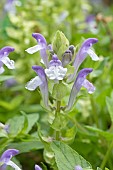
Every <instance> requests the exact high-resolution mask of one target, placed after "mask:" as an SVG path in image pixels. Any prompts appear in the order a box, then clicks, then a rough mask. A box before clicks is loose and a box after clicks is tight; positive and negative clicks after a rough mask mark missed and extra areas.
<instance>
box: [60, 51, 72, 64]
mask: <svg viewBox="0 0 113 170" xmlns="http://www.w3.org/2000/svg"><path fill="white" fill-rule="evenodd" d="M71 60H72V52H71V51H70V50H66V51H65V53H64V54H63V57H62V65H63V67H64V66H66V65H67V64H69V63H70V62H71Z"/></svg>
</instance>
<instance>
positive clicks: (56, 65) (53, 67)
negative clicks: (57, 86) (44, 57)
mask: <svg viewBox="0 0 113 170" xmlns="http://www.w3.org/2000/svg"><path fill="white" fill-rule="evenodd" d="M66 72H67V68H63V67H62V62H61V61H60V60H59V59H58V57H57V55H55V54H54V55H53V57H52V60H51V61H50V62H49V68H48V69H45V73H46V75H47V77H49V79H51V80H63V78H64V76H65V74H66Z"/></svg>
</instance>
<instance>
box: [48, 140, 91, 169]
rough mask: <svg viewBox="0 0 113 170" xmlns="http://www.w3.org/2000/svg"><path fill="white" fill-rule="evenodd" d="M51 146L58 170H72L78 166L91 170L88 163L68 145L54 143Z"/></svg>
mask: <svg viewBox="0 0 113 170" xmlns="http://www.w3.org/2000/svg"><path fill="white" fill-rule="evenodd" d="M51 146H52V150H53V151H54V154H55V160H56V164H57V167H58V169H59V170H72V169H74V168H75V166H76V165H80V166H81V167H83V168H91V165H90V163H89V162H87V161H86V160H85V159H84V158H83V157H82V156H80V155H79V154H78V153H77V152H76V151H75V150H73V149H72V148H70V147H69V146H68V145H66V144H64V143H61V142H57V141H56V142H53V143H52V144H51Z"/></svg>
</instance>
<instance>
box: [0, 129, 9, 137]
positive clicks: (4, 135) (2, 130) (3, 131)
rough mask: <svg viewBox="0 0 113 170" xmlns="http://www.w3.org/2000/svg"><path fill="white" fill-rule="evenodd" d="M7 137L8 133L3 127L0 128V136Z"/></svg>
mask: <svg viewBox="0 0 113 170" xmlns="http://www.w3.org/2000/svg"><path fill="white" fill-rule="evenodd" d="M4 137H5V138H8V135H7V133H6V131H5V130H4V129H1V128H0V138H4Z"/></svg>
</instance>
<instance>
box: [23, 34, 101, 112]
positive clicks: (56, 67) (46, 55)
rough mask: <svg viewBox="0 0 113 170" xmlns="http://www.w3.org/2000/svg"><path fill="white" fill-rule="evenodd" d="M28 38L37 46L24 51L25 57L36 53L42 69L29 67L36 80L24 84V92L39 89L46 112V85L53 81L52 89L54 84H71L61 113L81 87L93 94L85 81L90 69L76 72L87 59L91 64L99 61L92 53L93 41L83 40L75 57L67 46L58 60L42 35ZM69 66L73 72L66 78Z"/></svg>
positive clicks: (69, 108) (47, 96)
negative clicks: (89, 59)
mask: <svg viewBox="0 0 113 170" xmlns="http://www.w3.org/2000/svg"><path fill="white" fill-rule="evenodd" d="M32 36H33V38H35V39H36V41H37V43H38V44H37V45H35V46H33V47H30V48H28V49H27V50H26V51H27V52H28V53H29V54H32V53H35V52H38V51H39V52H40V56H41V63H43V64H44V65H43V66H32V68H33V70H34V71H35V72H36V74H37V76H36V77H35V78H33V79H31V80H30V81H29V82H28V83H27V85H26V89H28V90H31V91H32V90H35V89H36V88H37V87H39V88H40V91H41V94H42V99H43V103H44V106H46V108H47V109H49V110H50V107H49V93H48V92H49V89H48V82H49V81H53V84H54V85H55V84H56V83H57V84H59V83H60V82H64V83H65V84H67V85H68V83H73V86H72V89H71V91H70V96H69V101H68V103H67V106H66V107H65V111H69V110H71V108H72V107H73V105H74V103H75V101H76V96H77V94H78V92H79V91H80V89H81V87H85V88H86V89H87V91H88V93H90V94H91V93H93V92H94V91H95V87H94V86H93V84H92V83H90V82H89V81H88V80H87V79H86V76H87V75H88V74H90V73H91V72H92V71H93V69H92V68H84V69H82V70H80V71H79V72H78V70H79V67H80V66H81V64H82V62H83V61H84V60H85V59H86V57H87V56H88V55H89V56H90V57H91V59H92V60H94V61H98V60H99V58H98V56H97V55H96V54H95V52H94V51H93V50H92V46H93V44H95V43H97V42H98V40H97V39H96V38H88V39H86V40H85V41H84V42H83V44H82V45H81V47H80V49H79V50H78V52H77V54H76V55H75V52H74V49H75V47H74V46H73V45H69V46H68V47H67V49H66V50H65V51H64V53H63V54H62V57H60V58H59V55H57V53H55V52H54V47H53V44H49V45H48V44H47V41H46V39H45V37H44V36H43V35H41V34H40V33H33V34H32ZM69 65H70V67H72V68H74V70H73V72H71V73H70V74H69V68H68V67H69ZM42 70H43V71H42Z"/></svg>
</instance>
